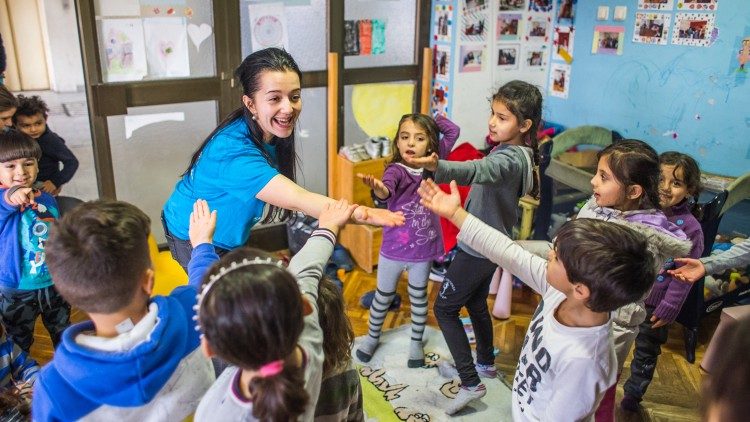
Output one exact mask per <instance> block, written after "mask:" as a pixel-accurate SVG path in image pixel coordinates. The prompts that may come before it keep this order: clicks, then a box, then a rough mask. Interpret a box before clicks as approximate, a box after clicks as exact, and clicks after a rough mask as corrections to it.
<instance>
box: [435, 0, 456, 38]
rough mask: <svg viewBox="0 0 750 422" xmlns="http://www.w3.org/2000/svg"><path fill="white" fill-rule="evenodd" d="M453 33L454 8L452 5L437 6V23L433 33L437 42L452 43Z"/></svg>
mask: <svg viewBox="0 0 750 422" xmlns="http://www.w3.org/2000/svg"><path fill="white" fill-rule="evenodd" d="M452 31H453V6H452V5H450V4H436V5H435V22H434V27H433V29H432V33H433V34H435V35H434V37H435V41H444V42H451V32H452Z"/></svg>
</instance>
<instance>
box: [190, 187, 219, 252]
mask: <svg viewBox="0 0 750 422" xmlns="http://www.w3.org/2000/svg"><path fill="white" fill-rule="evenodd" d="M215 230H216V210H213V211H211V210H210V209H209V208H208V202H206V201H205V200H203V199H199V200H197V201H195V203H194V204H193V212H191V213H190V227H189V228H188V234H189V236H190V244H191V245H193V247H194V248H195V247H196V246H198V245H200V244H203V243H211V242H212V241H213V239H214V231H215Z"/></svg>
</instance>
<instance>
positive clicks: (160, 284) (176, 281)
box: [148, 235, 188, 296]
mask: <svg viewBox="0 0 750 422" xmlns="http://www.w3.org/2000/svg"><path fill="white" fill-rule="evenodd" d="M148 249H149V254H150V255H151V264H152V265H153V266H154V273H155V275H154V278H155V280H154V291H153V292H152V293H151V294H152V295H153V296H156V295H164V296H165V295H168V294H170V293H171V292H172V290H173V289H174V288H175V287H177V286H184V285H186V284H187V281H188V276H187V274H186V273H185V270H183V269H182V267H181V266H180V264H179V263H177V261H175V260H174V259H173V258H172V254H171V253H170V252H169V251H164V252H159V248H158V246H157V245H156V239H154V236H153V235H149V236H148Z"/></svg>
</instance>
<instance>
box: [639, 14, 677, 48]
mask: <svg viewBox="0 0 750 422" xmlns="http://www.w3.org/2000/svg"><path fill="white" fill-rule="evenodd" d="M671 21H672V15H670V14H669V13H648V12H647V13H636V14H635V28H634V29H633V42H640V43H646V44H659V45H666V44H667V32H668V31H669V24H670V22H671Z"/></svg>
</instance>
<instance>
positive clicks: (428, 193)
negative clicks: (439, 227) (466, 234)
mask: <svg viewBox="0 0 750 422" xmlns="http://www.w3.org/2000/svg"><path fill="white" fill-rule="evenodd" d="M450 189H451V193H450V194H448V193H445V192H443V191H442V190H440V188H439V187H438V185H436V184H435V182H433V181H432V179H427V180H422V183H421V184H420V185H419V189H418V190H417V192H418V193H419V196H420V197H421V198H422V200H421V201H420V203H421V204H422V205H424V206H425V207H426V208H428V209H429V210H430V211H432V212H434V213H435V214H437V215H439V216H441V217H445V218H447V219H449V220H451V221H452V219H453V217H454V216H455V215H456V214H457V212H458V210H460V209H461V196H460V195H459V194H458V185H456V181H455V180H452V181H451V184H450ZM459 227H460V226H459Z"/></svg>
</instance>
